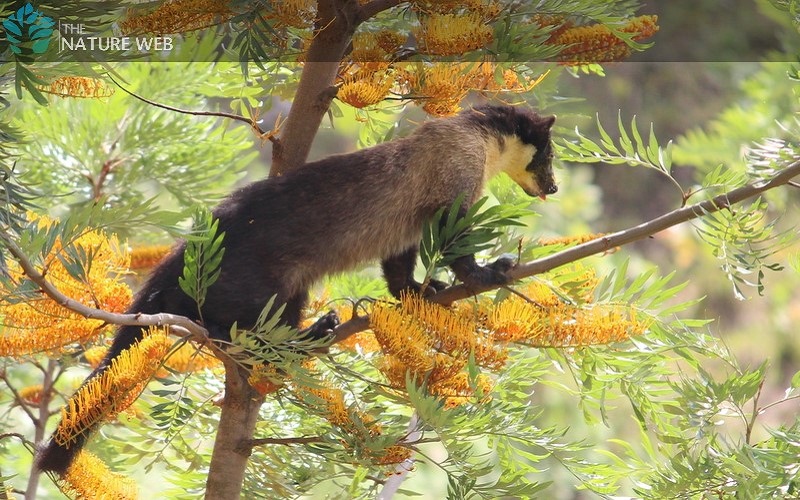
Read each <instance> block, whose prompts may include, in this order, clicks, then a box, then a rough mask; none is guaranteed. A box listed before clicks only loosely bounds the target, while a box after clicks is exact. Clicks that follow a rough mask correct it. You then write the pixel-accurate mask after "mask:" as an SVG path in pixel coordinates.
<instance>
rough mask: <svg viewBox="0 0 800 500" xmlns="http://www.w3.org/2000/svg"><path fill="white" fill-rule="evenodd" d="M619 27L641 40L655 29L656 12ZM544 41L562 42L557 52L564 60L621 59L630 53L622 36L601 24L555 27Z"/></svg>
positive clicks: (581, 62)
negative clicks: (654, 14)
mask: <svg viewBox="0 0 800 500" xmlns="http://www.w3.org/2000/svg"><path fill="white" fill-rule="evenodd" d="M618 31H619V32H620V33H624V34H626V35H628V36H630V37H631V39H632V40H635V41H641V40H644V39H645V38H649V37H651V36H653V35H654V34H655V33H656V32H657V31H658V16H639V17H635V18H633V19H631V20H630V21H628V23H627V24H625V25H624V26H622V27H621V28H620V29H619V30H618ZM546 43H547V44H549V45H559V46H564V49H563V50H562V51H561V53H560V54H559V55H558V60H559V61H561V62H562V63H563V64H585V63H596V62H611V61H620V60H622V59H625V58H627V57H629V56H630V55H631V48H630V46H628V44H627V43H625V40H623V39H622V38H620V37H619V36H617V35H616V34H615V33H614V31H612V30H611V28H609V27H608V26H606V25H603V24H593V25H588V26H575V27H568V28H566V29H557V30H556V31H554V32H553V34H551V36H550V38H549V39H548V41H547V42H546Z"/></svg>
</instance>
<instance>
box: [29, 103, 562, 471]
mask: <svg viewBox="0 0 800 500" xmlns="http://www.w3.org/2000/svg"><path fill="white" fill-rule="evenodd" d="M552 123H553V118H552V117H550V118H543V117H539V116H538V115H536V114H535V113H533V112H531V111H529V110H526V109H522V108H515V107H510V106H502V107H488V106H487V107H481V108H478V109H476V110H472V111H468V112H465V113H462V114H461V115H459V116H457V117H454V118H447V119H439V120H434V121H429V122H427V123H425V124H424V125H422V126H421V127H419V128H418V129H417V131H415V133H413V134H412V135H410V136H409V137H406V138H404V139H399V140H395V141H392V142H388V143H384V144H381V145H378V146H375V147H372V148H369V149H365V150H361V151H357V152H354V153H349V154H344V155H337V156H331V157H328V158H325V159H323V160H320V161H316V162H311V163H308V164H306V165H305V166H303V167H302V168H299V169H296V170H294V171H292V172H289V173H288V174H286V175H284V176H282V177H278V178H271V179H266V180H263V181H259V182H255V183H253V184H250V185H248V186H245V187H244V188H242V189H239V190H238V191H236V192H234V193H233V194H231V195H230V196H229V197H228V198H227V199H226V200H225V201H223V202H222V203H221V204H220V205H219V206H218V207H217V208H216V209H215V210H214V215H215V216H216V217H217V218H218V219H219V229H220V231H224V232H225V239H224V246H225V256H224V259H223V261H222V265H221V268H222V274H221V275H220V277H219V279H218V280H217V282H216V283H215V284H214V285H213V286H212V287H211V288H210V289H209V290H208V295H207V297H206V302H205V305H204V307H203V320H204V325H205V326H206V328H208V330H209V332H210V333H211V335H212V337H215V338H226V337H227V335H228V332H229V330H230V328H231V325H233V323H234V322H237V323H238V326H239V327H240V328H249V327H252V326H253V325H254V323H255V320H256V318H258V316H259V313H260V312H261V310H262V308H263V307H264V305H265V304H266V302H267V301H268V300H269V299H270V297H272V296H273V295H275V296H276V304H283V303H285V304H286V308H285V310H284V313H283V316H282V320H283V321H284V322H285V323H286V324H288V325H291V326H294V327H296V326H297V325H298V324H299V322H300V315H301V311H302V308H303V306H304V304H305V302H306V298H307V290H308V288H309V287H310V286H311V285H312V284H313V283H314V282H316V281H317V280H319V279H320V278H322V277H323V276H326V275H330V274H335V273H339V272H342V271H346V270H349V269H352V268H354V267H356V266H358V265H360V264H362V263H364V262H367V261H371V260H376V259H380V260H381V261H382V266H383V270H384V274H385V276H386V280H387V283H388V286H389V289H390V291H391V292H392V293H393V294H394V295H398V294H399V293H400V292H401V291H402V290H404V289H413V290H417V289H418V288H419V285H418V284H417V283H416V282H415V281H414V280H413V276H412V274H413V269H414V263H415V262H416V256H417V248H418V245H419V240H420V236H421V229H422V227H423V224H424V223H425V222H426V221H427V220H429V219H430V218H431V217H432V216H433V215H434V214H435V213H436V211H437V210H438V209H440V208H442V207H449V206H451V205H452V203H453V201H454V200H455V199H456V197H457V196H458V195H459V194H460V193H465V194H466V204H465V205H466V206H469V205H471V204H472V203H474V202H475V201H476V200H477V199H478V198H479V197H480V195H481V192H482V190H483V187H484V182H485V180H486V178H487V177H488V176H490V175H491V174H494V173H497V171H498V170H503V169H504V168H506V166H505V165H494V164H487V162H488V163H492V162H497V161H499V160H502V159H503V158H506V157H508V158H517V156H514V155H513V154H511V153H512V152H510V151H509V148H512V147H517V148H518V149H520V145H522V146H524V145H533V146H534V147H535V148H536V152H535V155H533V157H532V160H531V159H530V158H528V159H527V160H526V162H527V164H525V165H522V166H521V168H517V170H518V172H516V174H515V175H517V176H519V175H522V174H520V172H523V173H525V175H528V176H529V177H530V178H531V179H532V182H531V183H530V184H529V185H527V186H523V187H525V188H526V191H527V192H528V194H530V195H536V196H539V195H541V196H544V195H546V194H551V193H554V192H555V191H556V186H555V182H554V180H553V175H552V169H551V166H550V161H551V157H552V152H551V149H550V127H551V126H552ZM515 144H516V146H515ZM528 150H529V149H525V148H524V147H523V148H521V149H520V151H523V152H524V151H528ZM530 151H532V150H530ZM504 155H505V156H504ZM521 157H523V158H524V155H523V156H521ZM528 160H530V161H528ZM518 167H519V166H518ZM526 170H527V172H525V171H526ZM512 177H513V176H512ZM531 186H533V187H531ZM182 268H183V246H182V245H179V246H178V247H176V249H175V251H174V252H173V253H172V254H171V255H169V256H168V257H167V258H166V259H165V260H164V261H163V262H162V263H161V264H160V265H159V266H158V267H157V268H156V269H155V270H154V271H153V273H152V276H151V277H150V279H149V280H148V281H147V283H146V284H145V285H144V287H143V288H142V290H141V291H140V292H139V294H138V295H137V297H136V299H135V301H134V303H133V304H132V305H131V307H130V309H129V312H132V313H135V312H139V313H147V314H150V313H159V312H168V313H173V314H179V315H183V316H187V317H189V318H192V319H199V318H198V314H197V306H196V305H195V304H194V302H193V301H192V300H191V299H190V298H189V297H188V296H186V295H185V294H184V293H183V292H182V291H181V290H180V288H179V287H178V277H179V276H180V275H181V272H182ZM452 268H453V270H454V272H455V274H456V276H457V277H458V278H459V279H460V280H462V281H463V282H465V283H467V284H475V285H477V284H495V283H496V284H500V283H505V282H506V281H507V278H506V277H505V275H504V274H503V273H502V271H503V269H504V268H505V266H504V263H501V265H498V266H494V267H492V266H487V267H481V266H478V265H477V264H476V263H475V259H474V257H473V256H468V257H463V258H461V259H459V260H458V261H456V262H455V263H454V264H453V266H452ZM141 337H142V330H141V329H140V328H137V327H131V326H123V327H120V328H119V330H118V331H117V334H116V337H115V338H114V342H113V344H112V346H111V348H110V351H109V353H108V355H107V357H106V359H105V360H104V361H103V363H102V364H101V366H100V367H99V368H97V370H95V372H94V373H93V374H92V375H90V377H89V378H91V377H94V376H97V375H98V374H99V373H101V372H103V371H104V370H105V369H106V368H107V367H108V366H109V365H110V362H111V360H112V359H114V358H115V357H116V356H118V355H119V353H120V352H122V351H123V350H124V349H127V348H129V347H130V346H131V345H132V344H133V343H134V342H136V341H137V340H139V339H141ZM86 439H87V436H86V435H84V436H81V437H80V439H79V440H78V441H77V442H76V443H73V444H72V445H71V446H70V447H69V448H66V447H63V446H60V445H58V444H57V443H55V441H54V440H53V439H52V438H51V440H50V442H49V443H48V444H47V445H46V446H45V447H44V448H42V449H41V450H40V452H39V454H38V456H37V462H36V463H37V466H38V467H39V469H41V470H45V471H55V472H58V473H64V472H65V471H66V469H67V467H68V466H69V464H70V463H71V462H72V460H73V459H74V457H75V455H76V454H77V452H78V451H79V450H80V449H81V448H82V447H83V446H84V444H85V442H86Z"/></svg>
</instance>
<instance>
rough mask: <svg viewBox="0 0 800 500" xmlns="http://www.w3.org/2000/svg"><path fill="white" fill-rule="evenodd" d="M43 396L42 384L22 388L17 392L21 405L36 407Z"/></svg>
mask: <svg viewBox="0 0 800 500" xmlns="http://www.w3.org/2000/svg"><path fill="white" fill-rule="evenodd" d="M43 395H44V387H43V386H42V384H37V385H31V386H28V387H23V388H22V389H20V390H19V398H20V399H21V400H22V402H23V403H26V404H29V405H38V404H39V402H40V401H41V400H42V396H43Z"/></svg>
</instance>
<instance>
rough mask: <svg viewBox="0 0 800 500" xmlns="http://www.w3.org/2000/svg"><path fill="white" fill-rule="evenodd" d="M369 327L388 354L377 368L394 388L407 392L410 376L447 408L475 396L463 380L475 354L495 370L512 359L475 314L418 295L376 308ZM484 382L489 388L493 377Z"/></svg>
mask: <svg viewBox="0 0 800 500" xmlns="http://www.w3.org/2000/svg"><path fill="white" fill-rule="evenodd" d="M370 326H371V327H372V330H373V331H374V332H375V337H376V339H377V340H378V343H379V344H380V345H381V348H382V351H383V353H384V355H383V357H382V358H381V360H380V361H379V363H378V369H379V370H380V371H381V372H382V373H383V374H384V376H385V377H386V379H387V380H388V381H389V384H390V385H392V386H393V387H395V388H397V389H400V390H403V389H405V387H406V377H407V375H410V376H411V378H412V379H413V380H415V381H416V383H418V384H421V383H423V382H425V383H426V384H427V387H428V391H429V392H430V393H431V394H434V395H437V396H442V397H444V398H445V400H446V404H447V405H448V406H457V405H458V404H462V403H464V402H466V401H467V400H468V399H469V398H470V397H472V395H473V393H474V390H473V388H472V386H470V384H468V383H466V384H465V381H466V380H467V379H465V378H464V377H465V376H466V373H465V372H464V369H465V368H466V365H467V360H468V359H469V357H470V355H471V356H472V357H473V359H474V360H475V362H476V364H478V365H479V366H484V367H489V368H493V369H494V368H499V367H501V366H502V365H503V364H504V363H505V360H506V356H507V354H506V351H505V349H504V348H503V347H502V346H497V345H495V344H493V343H492V339H491V338H490V337H489V336H488V335H485V334H484V333H483V332H482V328H481V325H480V324H479V323H478V322H477V321H476V319H475V316H474V315H473V314H470V313H463V312H462V311H461V310H459V309H448V308H445V307H442V306H440V305H436V304H433V303H431V302H428V301H426V300H424V299H423V298H421V297H418V296H416V295H410V294H409V295H405V296H403V297H402V298H401V301H400V303H399V304H389V303H378V304H376V306H375V307H374V308H373V311H372V314H371V315H370ZM481 380H482V383H483V384H484V387H486V388H488V387H489V386H490V385H491V383H490V381H489V379H488V378H482V379H481ZM486 392H487V393H488V389H487V391H486Z"/></svg>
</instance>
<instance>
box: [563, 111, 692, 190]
mask: <svg viewBox="0 0 800 500" xmlns="http://www.w3.org/2000/svg"><path fill="white" fill-rule="evenodd" d="M617 129H618V131H617V139H614V138H612V136H611V134H609V133H608V132H607V131H606V129H605V128H603V126H602V124H601V123H600V118H599V117H597V131H598V133H599V135H600V140H599V141H597V140H593V139H590V138H589V137H587V136H586V135H584V134H583V133H581V132H580V131H579V130H578V129H577V128H576V129H575V135H576V140H574V141H569V140H563V141H561V142H560V143H559V144H558V146H560V147H559V148H558V157H559V158H560V159H561V160H563V161H572V162H579V163H600V162H602V163H608V164H611V165H623V164H625V165H630V166H635V167H645V168H651V169H653V170H656V171H657V172H659V173H661V174H662V175H664V176H665V177H666V178H667V179H669V180H670V181H672V183H673V184H674V185H675V187H676V188H677V189H678V190H679V191H680V193H681V196H683V191H684V190H683V188H682V187H681V185H680V184H679V183H678V181H677V180H676V179H675V178H674V177H673V176H672V141H669V142H668V143H667V145H666V146H663V147H662V146H661V145H659V142H658V139H657V138H656V135H655V133H654V132H653V124H652V123H651V124H650V132H649V134H648V136H647V140H645V139H644V138H643V136H642V133H641V132H640V131H639V127H638V126H637V124H636V117H635V116H634V117H633V118H631V122H630V132H629V131H628V130H627V128H626V127H625V124H624V123H623V121H622V113H621V112H620V113H619V114H618V116H617Z"/></svg>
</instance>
